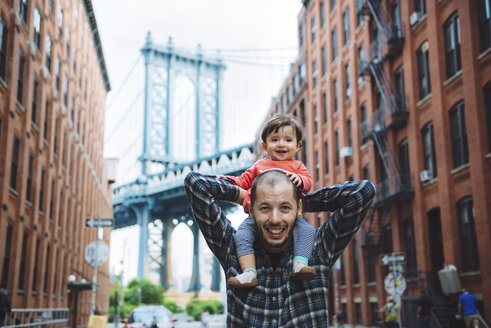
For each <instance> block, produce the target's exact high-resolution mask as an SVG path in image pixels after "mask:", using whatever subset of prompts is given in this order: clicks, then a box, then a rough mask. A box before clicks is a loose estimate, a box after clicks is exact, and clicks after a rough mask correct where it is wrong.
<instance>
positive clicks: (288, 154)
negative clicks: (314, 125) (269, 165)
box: [262, 125, 301, 161]
mask: <svg viewBox="0 0 491 328" xmlns="http://www.w3.org/2000/svg"><path fill="white" fill-rule="evenodd" d="M262 146H263V149H264V150H265V151H266V152H267V153H268V155H269V158H270V159H271V160H272V161H287V160H290V159H292V158H293V156H295V154H296V153H297V151H298V150H299V149H300V146H301V143H300V142H298V141H297V136H296V134H295V129H294V128H293V126H290V125H288V126H283V127H281V128H279V129H278V131H276V132H274V131H273V132H271V133H270V134H268V136H267V137H266V141H265V142H263V143H262Z"/></svg>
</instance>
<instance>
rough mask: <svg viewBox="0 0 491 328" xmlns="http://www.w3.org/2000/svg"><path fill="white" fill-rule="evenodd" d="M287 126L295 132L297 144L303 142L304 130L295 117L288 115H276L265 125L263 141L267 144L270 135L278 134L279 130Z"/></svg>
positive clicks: (262, 134)
mask: <svg viewBox="0 0 491 328" xmlns="http://www.w3.org/2000/svg"><path fill="white" fill-rule="evenodd" d="M285 126H291V127H292V128H293V130H295V136H296V137H297V142H300V141H302V138H303V128H302V126H301V125H300V123H298V121H297V120H296V119H295V118H293V116H290V115H286V114H276V115H275V116H273V117H272V118H271V119H270V120H269V121H267V122H266V124H264V127H263V131H262V132H261V139H262V140H263V142H266V138H267V137H268V135H269V134H271V133H274V132H278V130H279V129H280V128H282V127H285Z"/></svg>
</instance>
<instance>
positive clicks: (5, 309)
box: [0, 289, 12, 327]
mask: <svg viewBox="0 0 491 328" xmlns="http://www.w3.org/2000/svg"><path fill="white" fill-rule="evenodd" d="M11 310H12V309H11V308H10V301H9V297H8V296H7V290H6V289H1V290H0V327H3V326H6V325H7V315H8V314H9V313H10V311H11Z"/></svg>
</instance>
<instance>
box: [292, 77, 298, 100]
mask: <svg viewBox="0 0 491 328" xmlns="http://www.w3.org/2000/svg"><path fill="white" fill-rule="evenodd" d="M292 94H293V98H295V95H296V94H297V74H293V78H292Z"/></svg>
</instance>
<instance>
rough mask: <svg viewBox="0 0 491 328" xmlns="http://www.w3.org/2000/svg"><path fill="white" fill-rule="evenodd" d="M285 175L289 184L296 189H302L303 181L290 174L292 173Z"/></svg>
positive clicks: (296, 175) (297, 176)
mask: <svg viewBox="0 0 491 328" xmlns="http://www.w3.org/2000/svg"><path fill="white" fill-rule="evenodd" d="M286 175H288V176H289V177H290V180H291V182H293V184H294V185H295V186H296V187H297V188H302V187H303V181H302V179H301V178H300V176H299V175H298V174H295V173H292V172H286Z"/></svg>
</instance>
